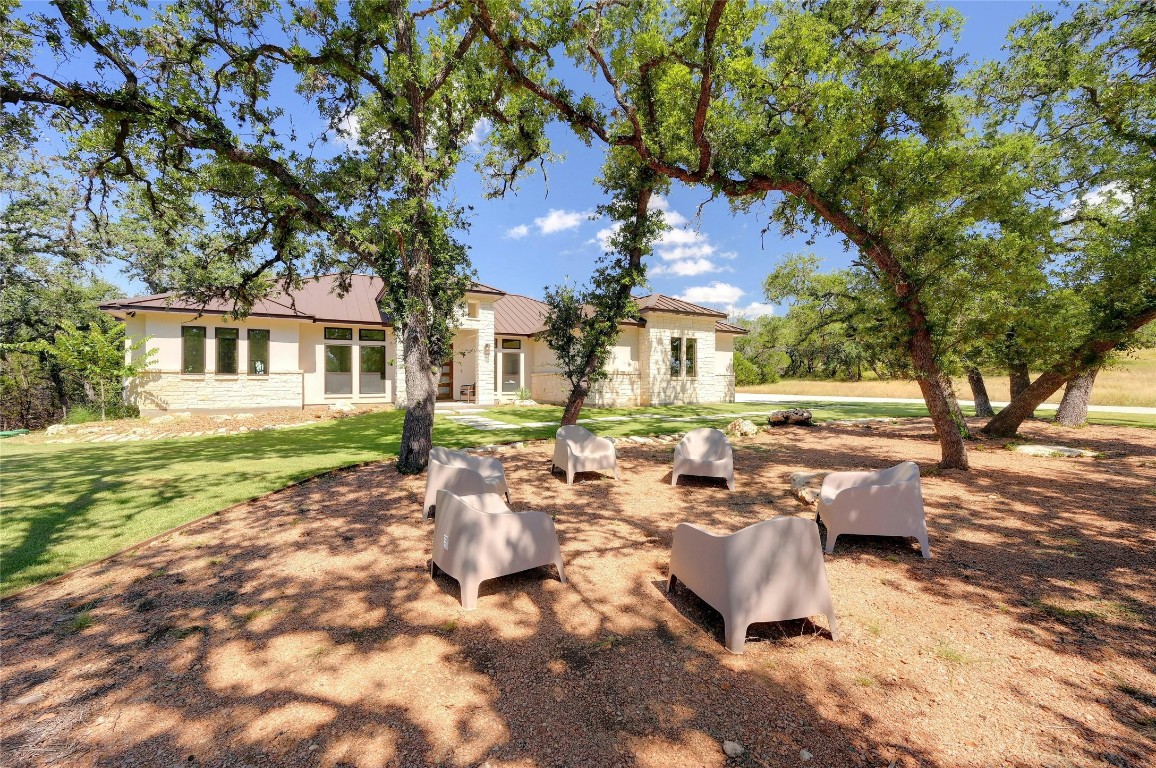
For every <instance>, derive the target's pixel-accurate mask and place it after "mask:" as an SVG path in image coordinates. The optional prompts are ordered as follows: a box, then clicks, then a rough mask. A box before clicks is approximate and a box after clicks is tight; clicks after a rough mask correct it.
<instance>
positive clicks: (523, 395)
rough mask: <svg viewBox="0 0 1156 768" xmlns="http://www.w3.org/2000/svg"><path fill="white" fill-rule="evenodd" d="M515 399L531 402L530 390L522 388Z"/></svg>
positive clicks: (516, 393)
mask: <svg viewBox="0 0 1156 768" xmlns="http://www.w3.org/2000/svg"><path fill="white" fill-rule="evenodd" d="M514 397H516V398H518V399H519V400H529V399H530V390H528V389H526V388H525V387H520V388H519V389H518V391H517V392H515V393H514Z"/></svg>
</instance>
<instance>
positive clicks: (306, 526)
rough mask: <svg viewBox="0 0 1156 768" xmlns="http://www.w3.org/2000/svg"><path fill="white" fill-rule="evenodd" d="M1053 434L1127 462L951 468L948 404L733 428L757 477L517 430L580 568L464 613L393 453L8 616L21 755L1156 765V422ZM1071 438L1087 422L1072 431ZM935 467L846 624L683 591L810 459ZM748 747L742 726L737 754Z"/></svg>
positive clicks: (865, 571) (841, 584)
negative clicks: (575, 469) (918, 528)
mask: <svg viewBox="0 0 1156 768" xmlns="http://www.w3.org/2000/svg"><path fill="white" fill-rule="evenodd" d="M1025 432H1026V433H1027V434H1028V435H1029V436H1031V437H1034V438H1037V439H1039V440H1041V441H1047V442H1052V443H1054V442H1063V443H1066V444H1069V445H1075V446H1077V447H1081V448H1091V449H1094V450H1097V451H1102V452H1104V453H1105V454H1106V458H1100V459H1055V458H1042V457H1032V456H1027V455H1021V454H1015V453H1012V452H1010V451H1007V450H1004V449H1003V446H1002V443H996V442H989V443H980V444H977V445H974V446H973V447H972V451H971V460H972V467H973V469H972V471H971V472H968V473H961V472H939V471H938V470H936V468H935V461H936V458H937V455H938V447H937V443H936V442H935V441H934V439H933V438H932V435H931V434H930V427H929V425H928V423H927V422H925V421H919V422H914V423H910V424H906V425H900V426H888V427H876V428H863V427H819V428H813V429H807V428H785V429H784V430H783V431H781V432H775V433H773V434H770V435H767V434H762V435H759V436H757V437H755V438H751V439H747V440H741V441H737V442H736V454H735V458H736V470H737V471H736V478H737V489H736V490H735V492H734V493H728V492H727V490H726V489H725V487H724V486H723V485H722V483H721V482H715V481H710V480H705V479H704V480H694V479H691V480H688V481H686V484H685V485H683V484H680V486H679V487H677V488H671V487H670V485H669V478H670V474H669V473H670V458H671V447H670V446H669V445H666V446H663V445H639V446H628V445H620V446H619V453H620V459H619V462H620V468H621V471H622V477H623V480H622V481H621V482H615V481H614V480H612V479H608V478H603V477H600V476H597V475H583V476H581V479H580V480H579V481H578V482H576V483H575V484H574V486H572V487H567V486H566V485H565V483H564V481H563V480H562V478H561V477H560V476H558V475H551V474H550V472H549V463H550V450H551V446H550V444H549V443H532V444H528V445H526V446H525V447H523V448H519V449H508V450H505V451H503V452H501V454H500V456H501V458H502V461H503V463H504V464H505V466H506V471H507V474H508V477H509V482H510V487H511V488H512V491H513V495H514V504H513V506H514V508H515V509H527V508H533V509H541V510H545V511H547V512H550V513H552V514H555V515H556V521H557V527H558V532H559V537H560V539H561V543H562V553H563V557H564V559H565V562H566V572H567V576H568V577H569V583H568V584H561V583H560V582H559V581H558V580H557V578H556V577H555V575H554V573H553V570H552V569H538V570H534V571H528V572H526V573H523V574H520V575H516V576H512V577H508V578H503V579H498V580H494V581H490V582H486V583H484V584H483V585H482V591H481V597H480V598H479V602H478V610H477V611H474V612H468V613H467V612H464V611H462V610H461V608H460V605H459V603H458V587H457V583H456V582H454V581H453V580H452V579H450V578H449V577H446V576H444V575H440V576H439V577H438V578H437V579H436V580H435V579H431V577H430V575H429V571H428V568H427V562H428V557H429V552H430V545H431V542H430V538H431V535H432V529H433V522H432V521H431V522H428V523H422V521H421V513H420V509H419V508H420V503H421V502H420V499H421V496H422V490H423V480H422V479H421V478H417V477H401V476H399V475H398V474H397V473H396V472H395V471H394V470H393V469H392V467H391V466H390V465H388V464H381V465H372V466H367V467H362V468H359V469H356V470H350V471H345V472H339V473H335V474H331V475H328V476H325V477H323V478H319V479H317V480H315V481H312V482H309V483H306V484H304V485H301V486H299V487H295V488H292V489H289V490H286V491H284V492H280V493H277V494H273V495H271V496H268V497H266V498H264V499H261V500H258V501H256V502H253V503H250V504H245V505H242V506H238V507H235V508H232V509H229V510H226V511H224V512H222V513H219V514H217V515H214V516H212V517H210V518H207V519H206V520H204V521H202V522H200V523H197V524H194V525H193V526H191V527H188V528H185V529H183V530H181V531H179V532H176V533H174V534H171V535H170V536H168V537H166V538H163V539H161V540H160V541H157V542H154V543H153V544H151V545H149V546H147V547H144V548H142V549H139V550H137V551H133V552H128V553H124V554H122V555H120V556H118V557H117V558H116V559H114V560H113V561H111V562H107V563H103V564H98V565H96V566H93V567H90V568H87V569H84V570H81V571H78V572H76V573H74V574H72V575H70V576H68V577H65V578H63V579H61V580H59V581H57V582H53V583H49V584H45V585H41V586H40V587H37V588H34V589H32V590H31V591H28V592H25V593H23V594H22V595H19V596H17V597H15V598H13V599H10V600H8V601H6V602H5V603H4V605H3V614H4V615H3V644H2V650H3V660H4V663H3V668H2V672H0V682H2V686H3V704H2V706H0V722H2V727H3V737H2V738H3V755H4V757H3V763H4V764H5V765H15V766H25V765H68V766H154V765H156V766H176V765H186V766H267V765H286V766H296V765H302V766H306V765H321V766H386V765H407V766H408V765H446V766H473V765H479V764H484V765H488V766H491V767H492V768H498V767H499V766H501V767H506V766H508V767H510V768H515V767H517V768H529V767H530V766H587V765H589V766H611V765H623V766H659V767H661V768H675V767H676V766H722V765H741V766H752V767H757V766H780V765H781V766H801V765H809V766H863V765H867V766H889V765H894V766H944V767H952V768H954V767H955V766H961V767H971V766H976V767H977V768H978V767H979V766H997V765H1010V766H1085V765H1088V766H1090V765H1112V766H1150V765H1153V764H1154V761H1156V633H1154V631H1153V630H1154V627H1156V607H1154V601H1156V578H1154V577H1153V573H1154V566H1156V547H1154V544H1156V533H1154V530H1153V525H1154V523H1156V431H1152V430H1139V429H1126V428H1107V427H1088V428H1086V429H1083V430H1079V431H1070V432H1068V431H1065V432H1058V431H1056V430H1055V429H1054V428H1049V427H1046V426H1043V425H1041V424H1032V425H1030V426H1027V427H1025ZM1060 438H1064V439H1062V440H1061V439H1060ZM903 459H913V460H916V461H918V462H919V464H920V466H921V468H922V469H923V472H924V480H923V489H924V495H925V497H926V504H927V516H928V527H929V529H930V533H931V547H932V559H930V560H926V561H925V560H923V559H922V558H921V557H920V556H919V553H918V549H917V545H916V544H915V543H914V541H911V540H905V539H891V538H867V537H855V536H846V537H841V538H840V540H839V542H838V546H837V547H836V550H835V554H834V555H828V556H827V557H826V564H827V570H828V574H829V579H830V582H831V589H832V594H833V598H834V603H835V609H836V612H837V614H838V618H839V623H840V627H841V629H842V632H843V636H842V638H841V639H840V641H839V642H833V641H832V640H831V638H830V636H829V635H828V633H827V632H826V625H825V619H823V618H821V617H816V618H814V619H813V621H808V620H800V621H791V622H781V623H776V624H759V625H754V626H752V627H751V631H750V635H749V636H750V640H749V641H748V642H747V645H746V653H745V654H744V655H742V656H733V655H731V654H729V653H727V651H726V649H725V648H724V647H723V645H722V619H721V617H720V616H719V615H718V614H717V613H716V612H714V611H713V610H712V609H711V608H709V607H708V606H706V605H705V604H704V603H702V602H701V601H699V600H698V599H697V598H696V597H695V596H694V595H693V594H692V593H690V592H688V591H686V590H684V589H680V590H678V591H676V593H675V594H674V595H672V596H668V595H667V594H666V593H665V591H664V587H665V577H666V567H667V563H668V560H669V553H670V546H671V537H672V534H673V531H674V528H675V525H676V524H677V523H678V522H680V521H683V520H689V521H695V522H698V523H700V524H702V525H705V526H707V527H710V528H712V529H715V530H718V531H733V530H737V529H739V528H741V527H743V526H746V525H749V524H751V523H753V522H756V521H758V520H762V519H766V518H768V517H772V516H775V515H783V514H787V515H796V514H802V515H808V514H811V515H813V512H811V511H810V510H808V509H806V508H804V507H803V506H801V505H800V504H799V503H798V502H796V501H795V500H794V499H793V498H792V497H791V496H790V495H789V476H790V473H792V472H795V471H806V470H833V469H849V468H878V467H883V466H887V465H890V464H893V463H896V462H898V461H900V460H903ZM725 740H731V741H734V742H737V743H738V744H740V745H742V747H743V748H744V750H745V751H744V752H743V753H742V754H741V755H739V756H737V757H734V758H731V757H727V756H726V755H725V754H724V752H723V749H722V744H723V742H724V741H725Z"/></svg>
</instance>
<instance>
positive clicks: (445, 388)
mask: <svg viewBox="0 0 1156 768" xmlns="http://www.w3.org/2000/svg"><path fill="white" fill-rule="evenodd" d="M453 399H454V361H453V359H452V358H451V359H449V360H446V361H445V362H444V363H442V369H441V373H440V374H439V375H438V400H453Z"/></svg>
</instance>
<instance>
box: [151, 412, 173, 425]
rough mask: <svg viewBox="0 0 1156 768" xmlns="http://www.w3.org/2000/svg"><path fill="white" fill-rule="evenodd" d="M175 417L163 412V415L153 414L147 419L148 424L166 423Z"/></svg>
mask: <svg viewBox="0 0 1156 768" xmlns="http://www.w3.org/2000/svg"><path fill="white" fill-rule="evenodd" d="M175 418H176V417H175V416H173V415H172V414H165V415H164V416H153V417H152V418H151V419H149V424H168V423H169V422H170V421H172V420H174V419H175Z"/></svg>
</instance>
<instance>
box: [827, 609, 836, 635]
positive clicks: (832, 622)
mask: <svg viewBox="0 0 1156 768" xmlns="http://www.w3.org/2000/svg"><path fill="white" fill-rule="evenodd" d="M826 616H827V626H828V627H830V628H831V640H832V641H835V642H838V640H839V621H838V619H836V618H835V608H834V607H829V608H827V613H826Z"/></svg>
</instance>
